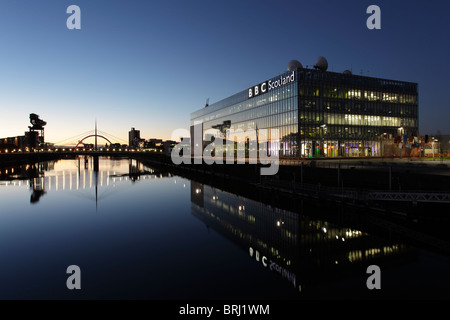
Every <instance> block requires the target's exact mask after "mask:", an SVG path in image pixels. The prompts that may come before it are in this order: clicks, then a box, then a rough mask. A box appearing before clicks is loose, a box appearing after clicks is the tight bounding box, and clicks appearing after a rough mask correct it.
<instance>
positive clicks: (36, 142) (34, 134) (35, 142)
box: [0, 113, 47, 152]
mask: <svg viewBox="0 0 450 320" xmlns="http://www.w3.org/2000/svg"><path fill="white" fill-rule="evenodd" d="M30 123H31V124H32V126H28V128H29V131H26V132H25V135H23V136H16V137H8V138H2V139H0V150H2V152H5V151H6V150H15V149H29V150H33V149H37V148H39V147H40V146H42V145H44V144H45V139H44V126H45V125H46V124H47V122H45V121H44V120H42V119H39V116H38V115H37V114H35V113H31V114H30Z"/></svg>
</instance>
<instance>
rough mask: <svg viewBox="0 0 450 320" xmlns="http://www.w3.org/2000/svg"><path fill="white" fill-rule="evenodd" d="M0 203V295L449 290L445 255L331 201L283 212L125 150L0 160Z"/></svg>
mask: <svg viewBox="0 0 450 320" xmlns="http://www.w3.org/2000/svg"><path fill="white" fill-rule="evenodd" d="M0 201H1V206H0V208H1V209H0V256H1V264H0V299H152V300H172V299H178V300H195V299H233V300H234V299H341V298H446V299H448V298H449V297H450V276H449V275H448V270H450V258H449V257H447V256H444V255H440V254H438V253H434V252H431V251H428V250H425V249H423V248H421V247H420V246H417V245H415V246H414V245H412V244H410V243H409V242H408V241H407V239H402V238H401V237H398V236H394V235H393V234H392V233H391V232H388V231H383V230H381V231H380V230H379V229H376V228H372V227H370V226H368V225H367V226H366V225H364V224H355V223H350V222H348V221H346V220H345V219H342V218H341V216H340V214H339V212H342V211H343V210H346V209H343V208H341V207H339V206H340V205H337V204H335V205H329V206H319V205H317V203H314V202H308V201H305V203H303V202H302V203H301V204H299V206H298V208H299V209H298V210H296V212H292V211H288V210H285V209H281V207H282V206H279V207H278V206H276V205H273V204H271V205H269V204H265V203H263V202H259V201H254V200H251V199H248V198H246V197H243V196H241V195H238V194H233V193H231V192H227V191H223V190H220V189H218V188H215V187H213V186H209V185H206V184H202V183H199V182H196V181H192V180H189V179H186V178H183V177H180V176H175V175H172V174H171V173H170V172H162V171H158V170H155V169H153V168H150V167H146V166H144V165H143V164H142V163H140V162H138V161H136V160H132V159H109V158H100V160H99V162H98V163H96V162H95V161H94V159H93V158H86V159H85V158H79V159H71V160H59V161H56V162H45V163H37V164H27V165H17V166H11V167H8V168H0ZM325 211H326V212H325ZM333 212H336V216H335V217H333V215H331V217H333V218H324V217H330V213H333ZM356 214H358V212H356ZM73 265H76V266H78V267H79V269H80V272H79V273H78V274H79V275H80V277H79V278H77V281H78V280H79V283H80V285H81V289H80V290H76V289H74V290H69V289H68V287H67V279H68V278H69V277H71V273H68V272H67V268H68V267H69V266H73ZM371 265H376V266H378V267H379V268H380V269H379V270H380V272H379V273H377V274H379V277H378V278H376V279H375V278H374V277H375V275H376V274H374V275H373V277H371V276H372V274H369V273H367V268H368V267H369V266H371ZM369 277H371V279H370V281H369V282H370V283H380V285H381V289H379V290H377V289H372V290H369V289H368V287H367V280H368V278H369ZM374 279H375V280H374Z"/></svg>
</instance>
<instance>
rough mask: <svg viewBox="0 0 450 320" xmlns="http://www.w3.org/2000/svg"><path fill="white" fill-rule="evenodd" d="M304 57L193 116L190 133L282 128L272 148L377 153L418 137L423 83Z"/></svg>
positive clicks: (278, 151) (287, 153)
mask: <svg viewBox="0 0 450 320" xmlns="http://www.w3.org/2000/svg"><path fill="white" fill-rule="evenodd" d="M327 68H328V62H327V60H326V59H325V58H324V57H319V59H318V60H317V62H316V65H315V66H314V68H313V69H312V68H303V66H302V64H301V63H300V62H298V61H297V60H292V61H291V62H289V64H288V71H287V72H285V73H283V74H281V75H279V76H276V77H274V78H272V79H269V80H267V81H264V82H262V83H260V84H257V85H255V86H253V87H251V88H248V89H246V90H243V91H241V92H239V93H237V94H235V95H233V96H231V97H228V98H226V99H223V100H221V101H218V102H216V103H214V104H211V105H208V104H207V105H206V107H204V108H202V109H200V110H197V111H195V112H193V113H192V114H191V132H193V128H194V126H198V125H200V126H201V130H202V133H203V139H206V140H208V137H207V134H206V133H207V130H208V129H219V130H220V131H221V132H222V133H223V134H224V137H223V138H224V139H225V132H226V129H234V130H237V129H242V130H244V131H247V130H249V129H254V130H256V133H257V135H258V130H261V129H270V130H274V129H275V130H278V132H279V139H278V141H271V140H270V139H269V141H268V145H267V146H268V149H269V150H268V153H269V154H271V155H277V156H279V157H302V158H303V157H306V158H316V157H373V156H388V155H391V154H390V153H392V146H393V144H394V141H396V142H399V141H403V140H405V142H407V141H409V140H410V139H414V137H416V139H417V136H418V85H417V83H411V82H405V81H397V80H387V79H380V78H374V77H367V76H359V75H353V74H352V73H351V72H350V71H348V70H346V71H344V72H343V73H337V72H330V71H327Z"/></svg>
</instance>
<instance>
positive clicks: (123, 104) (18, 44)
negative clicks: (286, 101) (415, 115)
mask: <svg viewBox="0 0 450 320" xmlns="http://www.w3.org/2000/svg"><path fill="white" fill-rule="evenodd" d="M71 4H75V5H78V6H79V7H80V8H81V27H82V29H81V30H68V29H67V28H66V20H67V18H68V17H69V14H67V13H66V9H67V7H68V6H69V5H71ZM371 4H376V5H379V6H380V8H381V27H382V29H381V30H368V29H367V28H366V19H367V17H368V16H369V15H368V14H366V8H367V7H368V6H369V5H371ZM449 14H450V4H449V2H448V1H444V0H442V1H439V0H434V1H364V0H362V1H361V0H355V1H334V0H333V1H332V0H330V1H301V0H297V1H283V0H257V1H254V0H239V1H234V0H226V1H219V0H209V1H188V0H185V1H170V0H169V1H150V0H129V1H115V0H109V1H104V0H89V1H87V0H71V1H66V0H40V1H35V0H2V1H1V3H0V39H1V50H0V111H1V112H0V114H1V117H0V137H6V136H14V135H21V134H23V132H24V131H25V130H26V129H27V126H28V125H29V123H28V115H29V113H31V112H34V113H37V114H39V115H40V116H41V118H43V119H44V120H46V121H47V122H48V125H47V128H46V138H47V140H48V141H51V142H58V141H62V140H64V139H66V138H68V137H71V136H74V135H76V134H78V133H82V132H84V131H87V130H90V129H92V128H93V126H94V121H95V118H97V120H98V122H99V128H100V129H101V130H103V131H106V132H109V133H111V134H113V135H116V136H119V137H121V138H123V139H127V132H128V130H129V129H130V128H131V127H136V128H137V129H140V130H141V135H142V136H143V137H145V138H153V137H161V138H165V139H168V138H170V134H171V132H172V130H174V129H176V128H188V127H189V116H190V113H191V112H192V111H194V110H196V109H199V108H201V107H203V106H204V104H205V101H206V99H207V98H210V102H211V103H213V102H215V101H218V100H220V99H222V98H225V97H228V96H230V95H232V94H234V93H236V92H238V91H241V90H243V89H246V88H247V87H250V86H251V85H254V84H256V83H259V82H261V81H264V80H266V79H267V78H268V77H272V76H276V75H278V74H279V73H281V72H283V71H285V69H286V66H287V63H288V62H289V60H292V59H297V60H299V61H300V62H302V63H303V65H310V66H311V65H313V64H314V63H315V61H316V59H317V57H318V56H319V55H322V56H325V57H326V58H327V59H328V62H329V69H330V70H333V71H339V72H341V71H343V70H345V69H350V68H352V70H353V72H354V73H355V74H360V73H361V71H362V72H363V73H364V74H365V75H369V76H376V77H382V78H390V79H396V80H404V81H412V82H418V83H419V96H420V100H419V109H420V131H421V133H422V134H425V133H436V132H437V131H438V130H440V131H441V132H442V133H450V124H449V123H450V121H449V119H450V102H449V101H450V99H449V92H450V90H449V84H450V81H449V76H450V62H449V58H450V23H449V22H448V16H449Z"/></svg>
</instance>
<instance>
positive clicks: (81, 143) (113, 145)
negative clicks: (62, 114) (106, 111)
mask: <svg viewBox="0 0 450 320" xmlns="http://www.w3.org/2000/svg"><path fill="white" fill-rule="evenodd" d="M91 138H93V139H94V144H87V143H86V141H87V140H89V139H91ZM99 138H100V139H102V140H104V141H106V143H109V145H107V144H105V145H104V147H99V144H98V139H99ZM47 149H48V148H47ZM53 149H64V151H66V150H65V149H67V151H73V152H77V151H94V152H98V151H112V149H118V150H117V151H119V150H120V151H122V150H121V149H124V151H128V150H129V149H132V148H129V147H128V142H127V141H125V140H123V139H121V138H118V137H116V136H114V135H112V134H109V133H107V132H105V131H101V130H98V128H97V122H96V123H95V129H94V130H89V131H86V132H83V133H80V134H78V135H76V136H73V137H70V138H67V139H64V140H61V141H58V142H56V143H54V147H53ZM61 151H62V150H61Z"/></svg>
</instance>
